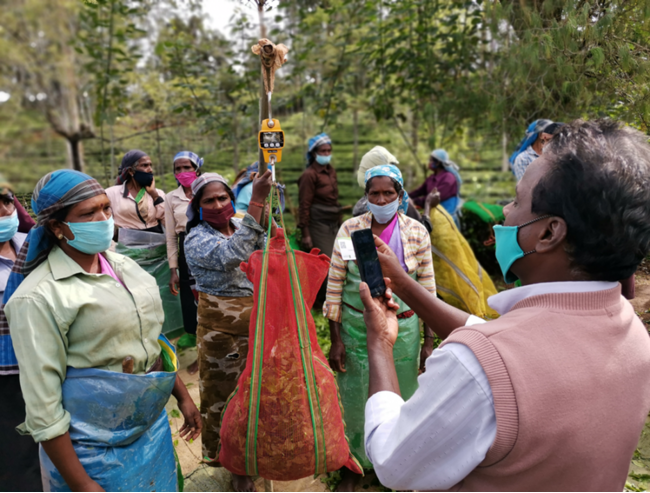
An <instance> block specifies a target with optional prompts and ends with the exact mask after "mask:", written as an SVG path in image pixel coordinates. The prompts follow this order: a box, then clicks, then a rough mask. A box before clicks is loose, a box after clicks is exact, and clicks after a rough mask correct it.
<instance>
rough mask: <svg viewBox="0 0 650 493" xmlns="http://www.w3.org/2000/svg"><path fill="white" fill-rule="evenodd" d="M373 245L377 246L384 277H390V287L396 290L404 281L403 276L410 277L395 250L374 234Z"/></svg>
mask: <svg viewBox="0 0 650 493" xmlns="http://www.w3.org/2000/svg"><path fill="white" fill-rule="evenodd" d="M374 237H375V246H376V247H377V255H378V256H379V264H380V265H381V272H382V274H383V276H384V277H388V278H390V282H391V284H392V288H393V289H395V290H396V291H398V290H399V289H400V287H401V285H402V283H403V282H404V278H406V279H409V280H410V279H411V278H410V277H409V276H408V274H407V273H406V272H404V269H403V268H402V264H400V263H399V259H398V258H397V255H395V252H393V251H392V250H391V249H390V247H389V246H388V245H386V243H384V242H383V241H382V240H381V239H380V238H379V236H377V235H374Z"/></svg>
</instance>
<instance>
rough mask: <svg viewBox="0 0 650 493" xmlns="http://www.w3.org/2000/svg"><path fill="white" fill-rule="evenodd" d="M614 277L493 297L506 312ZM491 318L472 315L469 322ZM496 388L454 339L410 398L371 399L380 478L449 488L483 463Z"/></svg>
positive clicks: (397, 484)
mask: <svg viewBox="0 0 650 493" xmlns="http://www.w3.org/2000/svg"><path fill="white" fill-rule="evenodd" d="M616 285H617V283H615V282H600V281H583V282H553V283H540V284H532V285H530V286H523V287H520V288H515V289H510V290H508V291H503V292H501V293H499V294H497V295H495V296H491V297H490V298H489V299H488V304H489V305H490V306H491V307H492V308H494V309H495V310H496V311H497V312H498V313H499V314H500V315H504V314H506V313H508V312H509V311H510V310H511V309H512V307H513V306H514V305H515V304H517V303H518V302H519V301H521V300H523V299H526V298H529V297H531V296H536V295H541V294H549V293H582V292H595V291H602V290H606V289H612V288H614V287H616ZM477 323H486V322H485V320H482V319H480V318H478V317H475V316H474V315H470V316H469V317H468V319H467V321H466V322H465V325H466V326H468V325H475V324H477ZM496 432H497V425H496V415H495V411H494V401H493V398H492V390H491V388H490V384H489V382H488V378H487V375H486V374H485V371H483V368H482V367H481V364H480V363H479V361H478V359H477V358H476V356H474V353H473V352H472V351H471V350H470V349H469V348H468V347H467V346H465V345H464V344H459V343H449V344H446V345H445V346H444V347H442V348H439V349H436V350H434V351H433V353H432V354H431V356H430V357H429V358H428V359H427V361H426V372H425V373H423V374H422V375H420V376H419V377H418V390H417V391H416V392H415V394H414V395H413V397H411V398H410V399H409V400H408V401H407V402H404V400H403V399H402V398H401V397H400V396H399V395H397V394H395V393H393V392H389V391H382V392H378V393H376V394H374V395H373V396H372V397H370V398H369V399H368V402H367V403H366V423H365V446H366V455H367V456H368V459H369V460H370V462H372V464H373V466H374V468H375V472H376V473H377V477H378V478H379V480H380V481H381V483H382V484H383V485H384V486H387V487H389V488H393V489H397V490H443V489H449V488H451V487H452V486H454V485H455V484H456V483H458V482H460V481H461V480H462V479H463V478H465V476H467V475H468V474H469V473H470V472H471V471H472V470H473V469H474V468H476V466H478V465H479V464H480V463H481V462H483V460H484V459H485V456H486V454H487V452H488V450H489V449H490V447H491V446H492V443H493V442H494V439H495V438H496Z"/></svg>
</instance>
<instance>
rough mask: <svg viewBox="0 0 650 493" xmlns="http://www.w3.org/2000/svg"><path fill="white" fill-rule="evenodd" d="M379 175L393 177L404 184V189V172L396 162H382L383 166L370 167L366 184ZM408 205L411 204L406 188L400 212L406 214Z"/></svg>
mask: <svg viewBox="0 0 650 493" xmlns="http://www.w3.org/2000/svg"><path fill="white" fill-rule="evenodd" d="M377 176H388V177H389V178H392V179H393V180H395V181H396V182H397V183H399V184H400V185H402V189H404V179H403V178H402V172H401V171H400V170H399V168H398V167H397V166H395V165H394V164H382V165H381V166H375V167H374V168H370V169H369V170H368V171H366V185H367V184H368V181H370V179H371V178H375V177H377ZM408 205H409V194H408V193H406V190H404V196H403V197H402V205H400V208H399V210H400V212H402V213H404V214H406V210H407V209H408Z"/></svg>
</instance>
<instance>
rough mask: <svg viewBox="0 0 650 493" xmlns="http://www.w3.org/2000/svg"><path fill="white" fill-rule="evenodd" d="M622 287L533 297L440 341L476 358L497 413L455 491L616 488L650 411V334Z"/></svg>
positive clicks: (615, 489)
mask: <svg viewBox="0 0 650 493" xmlns="http://www.w3.org/2000/svg"><path fill="white" fill-rule="evenodd" d="M620 293H621V290H620V286H619V287H617V288H614V289H610V290H605V291H599V292H590V293H568V294H567V293H564V294H545V295H539V296H532V297H530V298H527V299H524V300H522V301H520V302H519V303H517V304H516V305H515V306H514V307H513V308H512V310H511V311H510V312H508V313H507V314H506V315H504V316H502V317H501V318H499V319H497V320H494V321H492V322H489V323H487V324H481V325H474V326H471V327H461V328H459V329H456V330H455V331H454V332H453V333H452V334H451V335H450V336H449V337H448V338H447V339H446V341H445V344H446V343H449V342H457V343H461V344H465V345H466V346H468V347H469V348H470V349H471V350H472V351H473V352H474V354H475V355H476V357H477V358H478V360H479V362H480V363H481V366H482V367H483V369H484V370H485V373H486V374H487V377H488V380H489V382H490V387H491V388H492V395H493V396H494V408H495V413H496V421H497V434H496V438H495V440H494V443H493V444H492V447H491V448H490V450H489V451H488V453H487V456H486V458H485V460H484V461H483V462H482V463H481V464H480V465H479V466H478V467H477V468H476V469H474V470H473V471H472V472H471V473H470V474H469V475H468V476H467V477H466V478H465V479H464V480H463V481H461V482H460V483H459V484H457V485H456V487H455V488H454V489H456V490H465V491H497V490H499V491H506V490H515V491H535V490H542V491H552V490H561V491H572V490H573V491H601V490H604V491H622V490H623V487H624V484H625V480H626V478H627V473H628V468H629V466H630V460H631V459H632V454H633V453H634V450H635V448H636V446H637V442H638V440H639V436H640V434H641V430H642V428H643V424H644V421H645V418H646V416H647V415H648V411H650V337H648V332H647V331H646V329H645V327H644V325H643V323H642V322H641V321H640V320H639V318H638V317H637V316H636V314H635V313H634V309H633V308H632V306H631V305H630V303H629V302H627V301H626V300H625V299H624V298H622V297H621V294H620Z"/></svg>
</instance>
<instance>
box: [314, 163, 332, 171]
mask: <svg viewBox="0 0 650 493" xmlns="http://www.w3.org/2000/svg"><path fill="white" fill-rule="evenodd" d="M311 167H312V168H314V171H316V173H329V170H330V168H331V166H330V165H329V164H326V165H324V166H323V165H322V164H318V163H317V162H316V161H314V162H313V163H311Z"/></svg>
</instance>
